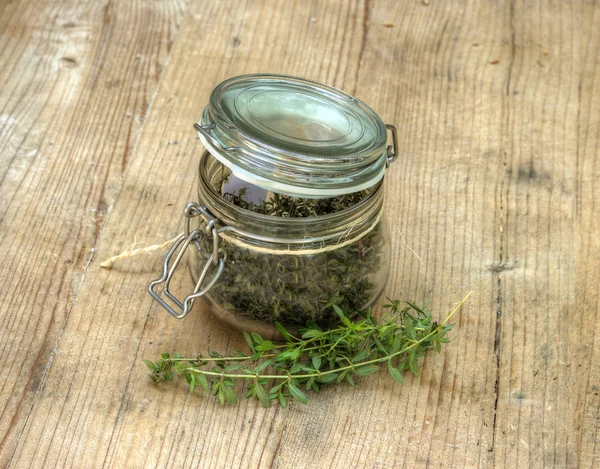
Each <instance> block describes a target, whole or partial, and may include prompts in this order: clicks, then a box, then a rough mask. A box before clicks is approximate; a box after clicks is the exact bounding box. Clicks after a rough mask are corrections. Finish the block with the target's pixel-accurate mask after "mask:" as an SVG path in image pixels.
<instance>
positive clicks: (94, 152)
mask: <svg viewBox="0 0 600 469" xmlns="http://www.w3.org/2000/svg"><path fill="white" fill-rule="evenodd" d="M182 8H183V5H182V4H178V3H171V4H169V5H162V6H159V5H154V6H151V5H146V6H145V7H144V8H140V5H138V4H137V2H120V3H113V2H95V3H91V2H88V3H87V4H82V3H81V2H74V1H73V2H58V1H39V2H28V1H20V2H8V3H7V2H3V3H2V8H1V9H0V64H2V65H1V66H0V83H1V85H0V188H1V192H0V194H1V196H0V259H2V262H1V264H0V285H2V287H1V294H0V323H1V324H2V329H1V331H0V350H1V356H0V367H2V369H3V376H4V378H3V379H2V380H1V381H0V467H6V466H7V465H8V462H9V460H10V459H11V457H12V454H13V453H14V450H15V448H16V445H17V443H18V439H19V438H20V435H21V432H22V430H23V428H24V426H25V423H26V420H27V418H28V415H29V412H30V410H31V407H32V404H33V400H34V398H35V396H36V394H37V393H38V392H39V390H40V387H41V385H42V381H43V379H44V374H45V372H46V370H47V368H48V366H49V364H50V362H51V359H52V352H53V349H54V348H55V346H56V344H57V340H58V339H59V338H60V335H61V330H62V328H63V327H64V324H65V321H66V319H67V317H68V314H69V311H70V309H71V308H72V305H73V303H74V300H75V297H76V294H77V290H78V288H79V285H80V283H81V282H82V280H83V276H84V273H85V270H86V267H87V264H88V262H89V261H90V259H91V257H92V255H93V249H94V246H95V244H96V241H97V237H98V235H99V230H100V228H101V226H102V224H103V221H104V218H105V217H106V215H107V213H108V211H109V210H110V207H111V204H112V202H113V199H114V197H115V195H116V193H117V191H118V189H119V186H120V184H121V177H122V173H123V169H124V166H125V165H126V163H127V158H128V157H129V154H130V151H131V148H132V147H133V144H134V141H135V139H136V137H137V134H138V131H139V129H140V127H141V124H142V122H143V119H144V118H145V117H146V115H147V114H148V110H149V106H150V103H151V100H152V94H153V92H154V91H155V89H156V86H157V84H158V80H159V78H160V76H161V74H162V70H163V67H164V65H165V63H166V59H167V57H168V54H169V49H170V44H171V42H172V41H173V39H174V37H175V33H176V31H177V25H178V23H179V21H180V20H181V17H182V15H183V10H182Z"/></svg>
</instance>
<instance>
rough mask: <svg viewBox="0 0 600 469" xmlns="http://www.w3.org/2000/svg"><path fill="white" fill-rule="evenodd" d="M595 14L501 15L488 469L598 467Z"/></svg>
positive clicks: (533, 10)
mask: <svg viewBox="0 0 600 469" xmlns="http://www.w3.org/2000/svg"><path fill="white" fill-rule="evenodd" d="M599 14H600V11H599V10H598V8H597V6H594V5H589V4H574V5H567V4H563V3H558V4H554V3H552V2H544V3H543V4H541V5H539V6H535V7H534V6H533V5H530V4H528V3H526V2H517V3H515V4H514V5H513V7H512V9H511V18H510V24H511V31H512V39H511V46H512V49H513V53H512V54H511V56H510V60H511V74H510V77H509V78H510V79H509V80H508V81H507V84H506V85H507V86H506V91H507V96H508V97H509V98H508V99H507V100H506V102H505V116H506V118H505V120H504V128H503V132H505V133H506V135H507V140H506V144H505V145H504V152H505V153H504V156H503V159H504V166H505V177H504V181H503V182H504V184H503V188H502V190H501V193H500V198H501V206H502V208H503V211H502V214H501V217H502V218H501V223H502V225H501V226H502V233H501V245H500V246H501V251H500V256H501V258H500V263H499V265H498V269H497V270H498V299H499V304H498V306H499V310H498V314H499V315H500V317H501V321H500V323H499V325H498V333H499V335H500V338H501V340H500V343H499V352H500V354H499V364H500V373H499V375H498V403H497V420H496V429H495V441H496V451H495V455H494V460H495V463H496V465H497V466H498V467H573V468H575V467H578V468H579V467H597V465H598V463H599V462H600V461H599V460H598V453H597V451H598V448H596V449H594V445H593V440H594V438H596V441H598V440H597V436H595V435H596V434H597V429H596V430H594V429H593V426H594V425H595V426H596V428H597V427H598V423H600V419H599V415H598V412H597V406H596V407H595V404H597V403H598V402H599V401H598V398H597V397H596V396H597V395H594V391H593V387H595V386H598V383H599V380H598V378H599V372H600V361H599V360H598V349H597V344H598V343H597V340H598V339H597V336H596V338H595V337H594V332H596V334H597V332H598V319H597V317H596V315H595V314H594V311H595V310H596V309H597V301H598V284H597V280H595V279H597V278H598V275H599V274H600V262H598V261H599V258H598V248H597V246H594V244H597V243H596V242H595V241H591V238H595V239H597V237H598V234H599V233H600V231H599V230H598V227H599V226H598V224H597V223H595V222H592V223H590V221H589V220H590V219H593V214H594V212H595V211H596V210H597V209H596V208H595V201H596V200H598V196H599V195H600V193H599V192H598V181H599V179H598V172H597V170H596V169H594V168H595V163H594V162H595V161H597V160H598V157H599V156H600V155H599V154H598V132H599V131H600V127H599V125H598V124H599V122H598V115H600V105H599V101H598V96H597V94H598V88H597V83H596V85H595V86H594V80H596V81H597V80H598V78H597V76H598V75H597V74H598V71H599V70H600V68H598V65H599V64H600V58H599V57H598V54H597V50H598V48H599V47H600V42H599V40H600V35H599V34H598V32H597V29H598V28H597V26H595V25H596V24H597V21H598V15H599ZM592 51H595V52H592ZM594 88H595V89H594ZM593 145H595V146H593ZM590 241H591V243H590ZM595 341H596V346H595V347H594V342H595ZM594 356H595V361H594ZM590 438H591V439H592V443H591V442H590ZM593 459H595V464H594V463H592V460H593Z"/></svg>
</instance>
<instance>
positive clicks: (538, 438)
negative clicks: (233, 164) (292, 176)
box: [0, 0, 600, 468]
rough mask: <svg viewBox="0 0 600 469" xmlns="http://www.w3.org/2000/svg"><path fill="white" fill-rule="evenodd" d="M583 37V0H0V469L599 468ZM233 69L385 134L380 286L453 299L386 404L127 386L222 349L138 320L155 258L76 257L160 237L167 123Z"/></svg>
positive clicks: (170, 201) (591, 149) (171, 198)
mask: <svg viewBox="0 0 600 469" xmlns="http://www.w3.org/2000/svg"><path fill="white" fill-rule="evenodd" d="M599 23H600V7H599V6H598V5H596V4H595V3H593V2H585V1H580V2H573V3H571V4H566V3H563V2H546V1H540V2H519V1H514V2H512V3H510V2H458V1H455V2H442V1H435V0H431V1H430V2H423V1H416V0H415V1H402V2H395V1H393V0H388V1H378V0H370V1H369V0H366V1H352V2H350V1H349V2H342V1H335V2H310V3H309V2H300V1H298V2H291V1H290V2H274V1H266V0H265V1H261V0H254V1H244V2H242V1H240V2H237V1H233V0H231V1H228V2H203V1H202V2H201V1H191V2H189V4H188V3H185V2H183V1H182V2H180V3H174V2H126V1H117V2H112V1H111V2H100V3H97V2H96V3H89V4H83V5H81V4H78V3H77V2H75V1H73V0H68V1H64V2H58V1H56V0H46V1H42V2H39V4H35V3H34V2H27V1H25V0H21V1H14V2H8V3H7V2H5V3H2V4H1V5H0V83H1V84H2V85H1V88H0V178H1V179H0V259H1V260H2V262H1V264H0V282H1V283H0V285H2V286H1V287H0V321H1V322H0V324H2V329H1V330H0V346H1V348H2V351H3V352H2V354H1V355H0V357H1V358H0V360H1V362H0V363H1V366H2V370H3V373H2V378H0V466H1V467H5V466H8V467H12V468H17V467H18V468H20V467H42V466H43V467H77V468H80V467H115V468H121V467H177V468H179V467H207V468H208V467H210V468H217V467H224V468H229V467H261V468H263V467H278V468H296V467H304V468H312V467H319V468H320V467H336V468H350V467H356V468H362V467H373V468H396V467H407V468H409V467H410V468H412V467H469V468H476V467H507V468H521V467H557V468H562V467H568V468H575V467H583V468H585V467H589V468H592V467H599V466H600V397H599V393H600V311H599V306H598V299H599V298H598V297H599V291H600V284H599V280H598V279H599V278H600V243H599V241H598V239H600V238H599V236H600V221H599V220H600V208H599V203H598V201H600V164H598V163H597V162H598V160H599V156H600V155H599V153H598V147H599V145H600V119H599V116H600V67H599V65H600V56H599V55H598V50H599V49H600V28H598V24H599ZM257 71H270V72H278V73H286V74H293V75H300V76H305V77H308V78H312V79H316V80H319V81H322V82H326V83H329V84H332V85H334V86H337V87H340V88H342V89H344V90H347V91H349V92H351V93H354V94H356V95H357V96H358V97H360V98H362V99H363V100H365V101H366V102H368V103H369V104H370V105H371V106H372V107H373V108H374V109H376V110H377V111H378V113H379V114H380V115H381V116H382V117H383V118H384V120H385V121H386V122H393V123H395V124H396V125H397V126H398V128H399V130H400V146H401V148H402V155H401V158H400V160H399V161H398V162H396V163H395V164H394V165H393V166H392V167H391V170H390V173H389V175H388V178H387V181H388V183H387V192H388V199H387V215H388V217H389V221H390V226H391V232H392V236H393V266H394V268H393V271H392V275H391V278H390V283H389V287H388V291H387V294H388V295H389V296H393V297H397V296H400V297H416V298H419V299H423V298H430V299H431V302H432V306H433V307H434V308H435V309H436V310H438V311H440V314H443V312H444V311H445V310H446V309H447V308H449V307H450V306H451V304H452V303H453V302H454V301H456V300H459V299H460V298H462V296H464V294H465V293H466V292H468V291H469V290H473V291H474V293H473V295H472V297H471V299H470V300H469V302H468V304H467V305H466V306H465V307H463V309H462V310H461V312H460V315H459V317H458V318H457V319H458V326H457V328H456V329H455V330H454V331H453V333H452V338H453V341H452V343H451V344H449V345H448V346H447V347H446V348H445V350H444V352H443V353H442V354H441V355H428V356H427V357H426V358H425V360H424V361H423V362H422V364H421V368H422V373H421V375H420V376H419V377H417V378H411V377H407V380H406V383H405V384H404V385H403V386H400V385H397V384H395V383H394V382H393V380H392V379H391V378H390V377H388V376H387V375H386V374H381V375H377V376H374V377H373V378H372V379H369V380H365V379H363V380H362V381H361V382H360V384H359V386H358V387H357V388H356V389H351V388H348V387H345V386H338V387H332V388H329V389H327V390H324V391H323V392H322V393H320V394H318V395H311V396H310V400H309V404H308V405H307V406H301V405H293V406H292V407H291V408H289V409H286V410H283V409H278V408H272V409H263V408H262V407H260V406H259V405H258V403H256V402H253V401H243V402H242V403H241V404H240V405H238V406H235V407H224V408H223V407H221V406H220V405H219V404H218V403H217V402H215V400H214V399H212V398H207V397H205V396H202V395H200V394H197V395H189V394H188V393H186V391H185V388H184V386H183V385H182V386H179V387H177V386H158V387H155V386H154V385H152V384H150V383H149V382H148V381H147V380H146V370H145V367H144V366H143V365H142V364H141V360H142V359H143V358H155V357H157V356H158V354H159V353H160V352H162V351H167V350H168V351H173V350H179V351H184V352H190V353H193V352H200V351H202V350H204V349H206V347H207V346H210V347H211V348H215V349H233V348H236V347H237V348H240V347H242V341H241V340H240V337H239V335H238V334H237V333H234V332H230V331H229V330H228V329H227V328H225V327H223V326H222V325H221V324H219V323H218V321H216V320H215V319H214V318H212V317H211V316H210V314H209V313H208V311H205V310H203V309H202V308H196V310H195V311H194V313H193V314H191V315H190V316H189V317H188V318H186V319H185V320H183V321H181V322H178V321H176V320H174V319H172V318H170V317H169V316H168V315H167V314H166V313H165V312H164V311H162V310H161V309H160V307H159V306H158V305H157V304H155V303H153V302H152V301H151V299H150V297H149V296H148V295H147V294H146V293H145V286H146V284H147V282H148V281H149V280H150V279H151V278H153V277H155V276H156V274H157V272H158V270H159V268H160V262H161V259H160V254H159V253H157V254H156V255H145V256H144V257H141V258H136V259H132V260H128V261H123V262H121V263H119V264H117V265H115V267H114V268H113V269H112V270H111V271H107V270H103V269H100V268H99V261H100V260H102V259H104V258H106V257H109V256H111V255H114V254H116V253H118V252H121V251H122V250H123V249H125V248H126V247H127V246H128V245H130V244H131V243H132V242H133V241H134V240H136V241H138V242H140V243H143V244H154V243H157V242H161V241H164V240H167V239H170V238H171V237H173V236H174V235H175V234H176V233H177V232H178V231H179V230H180V229H181V221H182V220H181V219H182V217H181V207H183V205H184V204H185V202H186V201H188V200H191V199H193V198H194V195H193V194H194V190H195V175H196V168H197V161H198V156H199V154H200V151H201V145H200V143H199V142H198V141H197V137H196V136H195V135H194V133H193V132H192V131H191V124H192V123H193V122H194V121H195V120H196V119H197V118H198V117H199V115H200V112H201V110H202V108H203V106H204V105H205V104H206V101H207V99H208V96H209V93H210V91H211V90H212V88H213V87H214V86H215V85H216V84H217V83H219V82H220V81H222V80H223V79H225V78H227V77H229V76H233V75H237V74H242V73H249V72H257ZM138 135H139V136H138ZM409 247H410V248H409ZM413 251H414V252H413ZM415 253H416V254H415ZM92 254H93V256H92ZM417 256H418V257H417ZM176 287H177V288H180V289H185V288H189V280H187V279H185V278H184V276H182V278H180V279H178V280H177V285H176Z"/></svg>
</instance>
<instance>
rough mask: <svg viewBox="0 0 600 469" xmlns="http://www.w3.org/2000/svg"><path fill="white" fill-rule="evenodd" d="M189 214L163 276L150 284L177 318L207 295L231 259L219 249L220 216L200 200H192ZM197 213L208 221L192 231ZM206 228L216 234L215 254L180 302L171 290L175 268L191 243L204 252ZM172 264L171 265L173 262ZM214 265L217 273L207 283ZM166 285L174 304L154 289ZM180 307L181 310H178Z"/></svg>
mask: <svg viewBox="0 0 600 469" xmlns="http://www.w3.org/2000/svg"><path fill="white" fill-rule="evenodd" d="M183 213H184V215H185V216H186V218H187V220H186V224H185V233H182V234H181V235H180V236H179V238H177V240H176V241H175V244H173V246H171V248H170V249H169V251H168V252H167V255H166V256H165V259H164V261H163V274H162V276H161V277H160V278H157V279H156V280H153V281H152V282H150V284H149V285H148V293H150V295H151V296H152V297H153V298H154V299H155V300H156V301H158V302H159V303H160V305H161V306H162V307H163V308H165V309H166V310H167V311H168V312H169V313H171V315H172V316H173V317H175V318H177V319H181V318H184V317H185V316H186V315H187V314H188V313H189V311H190V309H191V308H192V306H193V304H194V300H195V299H196V298H199V297H201V296H203V295H205V294H206V293H207V292H208V291H209V290H210V289H211V288H212V287H213V286H214V284H215V283H216V282H217V280H218V279H219V277H220V276H221V274H222V273H223V269H224V268H225V261H226V260H227V253H226V252H225V251H223V250H222V249H219V234H218V232H217V227H216V225H217V223H218V222H219V220H218V218H216V217H214V216H213V215H212V214H211V213H210V212H209V211H208V209H207V208H206V207H203V206H202V205H200V204H197V203H196V202H190V203H188V204H187V205H186V206H185V210H184V211H183ZM197 216H202V218H203V219H205V220H206V223H205V224H204V226H203V227H202V228H197V229H195V230H192V231H190V222H191V220H192V218H195V217H197ZM202 231H204V232H205V233H206V235H211V236H212V241H213V243H212V244H213V246H212V253H211V254H210V256H209V257H208V259H207V261H206V264H205V265H204V268H203V269H202V272H201V273H200V277H199V278H198V282H197V283H196V288H194V291H193V292H192V293H191V294H189V295H188V296H186V297H185V299H184V300H183V302H182V301H179V300H178V299H177V298H176V297H175V296H174V295H173V294H172V293H171V292H170V291H169V284H170V282H171V279H172V278H173V274H174V273H175V269H177V266H178V265H179V263H180V262H181V259H182V257H183V255H184V254H185V251H186V250H187V248H188V246H189V245H190V244H192V243H194V244H195V246H196V248H197V249H198V250H199V251H200V250H201V246H200V242H199V240H198V239H199V237H200V236H203V234H202ZM176 251H177V255H176V256H175V260H174V261H173V263H172V264H171V258H172V257H173V255H174V254H175V252H176ZM170 264H171V265H170ZM211 267H213V268H215V269H216V270H215V273H214V274H213V276H212V278H211V279H210V280H209V281H208V283H207V284H206V285H204V287H203V284H204V280H205V279H206V277H207V275H208V272H209V270H210V269H211ZM161 284H163V289H162V290H163V293H164V294H165V296H166V297H167V298H169V299H170V300H171V301H172V302H173V303H174V306H175V307H173V306H172V305H170V304H169V303H167V301H166V300H165V299H163V298H162V297H161V295H160V294H159V293H157V292H156V291H155V290H154V287H155V286H157V285H161ZM176 308H177V309H176Z"/></svg>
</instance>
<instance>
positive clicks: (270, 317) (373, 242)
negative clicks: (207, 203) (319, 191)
mask: <svg viewBox="0 0 600 469" xmlns="http://www.w3.org/2000/svg"><path fill="white" fill-rule="evenodd" d="M367 194H368V191H362V192H357V193H354V194H348V195H343V196H340V197H334V198H330V199H314V200H313V199H300V198H294V197H290V196H286V195H281V194H273V196H272V198H270V200H268V201H265V200H262V201H260V203H258V204H253V203H251V202H247V201H246V200H245V199H244V196H245V191H244V189H242V190H241V191H240V192H239V193H238V194H237V195H236V194H232V193H226V194H224V197H225V198H226V199H228V200H229V201H230V202H232V203H233V204H235V205H237V206H239V207H241V208H243V209H246V210H249V211H252V212H256V213H260V214H263V215H270V216H275V217H315V216H320V215H324V214H328V213H334V212H338V211H340V210H344V209H346V208H349V207H351V206H353V205H355V204H357V203H358V202H360V201H361V200H362V199H363V198H364V197H365V196H366V195H367ZM380 230H381V228H380V226H379V225H378V226H376V227H375V228H374V229H373V230H372V231H371V232H370V233H368V234H366V235H365V236H364V237H363V238H362V239H360V240H359V241H356V242H355V243H352V244H350V245H346V246H343V247H341V248H339V249H336V250H332V251H328V252H323V253H318V254H315V255H311V256H295V255H287V254H281V255H280V254H264V253H257V252H255V251H253V250H251V249H245V248H241V247H239V246H234V245H231V244H228V243H227V242H226V241H223V242H222V243H221V247H222V248H223V249H224V250H225V251H226V252H227V259H228V266H227V268H225V270H224V271H223V273H222V275H221V277H220V279H219V282H218V283H217V284H216V285H215V286H214V287H213V288H212V290H211V291H210V293H209V296H210V297H211V299H212V300H213V301H215V302H216V303H218V304H220V305H221V306H223V307H224V308H225V309H226V310H228V311H230V312H233V313H235V314H238V315H242V316H246V317H249V318H252V319H256V320H261V321H266V322H270V323H274V322H275V321H278V322H280V323H283V324H285V325H286V326H292V327H297V326H305V325H306V324H307V322H309V321H313V322H316V323H317V324H319V325H320V326H322V327H333V326H335V325H336V324H339V317H338V315H337V314H335V312H334V309H333V306H334V305H335V306H338V307H339V308H341V309H342V310H344V311H358V310H360V309H363V308H365V307H366V306H368V305H369V304H371V303H372V302H373V301H374V300H375V297H374V296H375V294H376V293H378V292H375V289H374V287H375V285H374V284H373V282H372V276H373V275H375V274H376V273H377V271H378V270H379V268H380V265H382V260H381V255H382V247H383V244H384V239H383V236H382V233H381V231H380ZM201 242H202V241H201ZM204 242H205V243H206V247H205V249H203V251H204V252H210V242H211V241H210V239H208V238H205V240H204Z"/></svg>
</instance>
